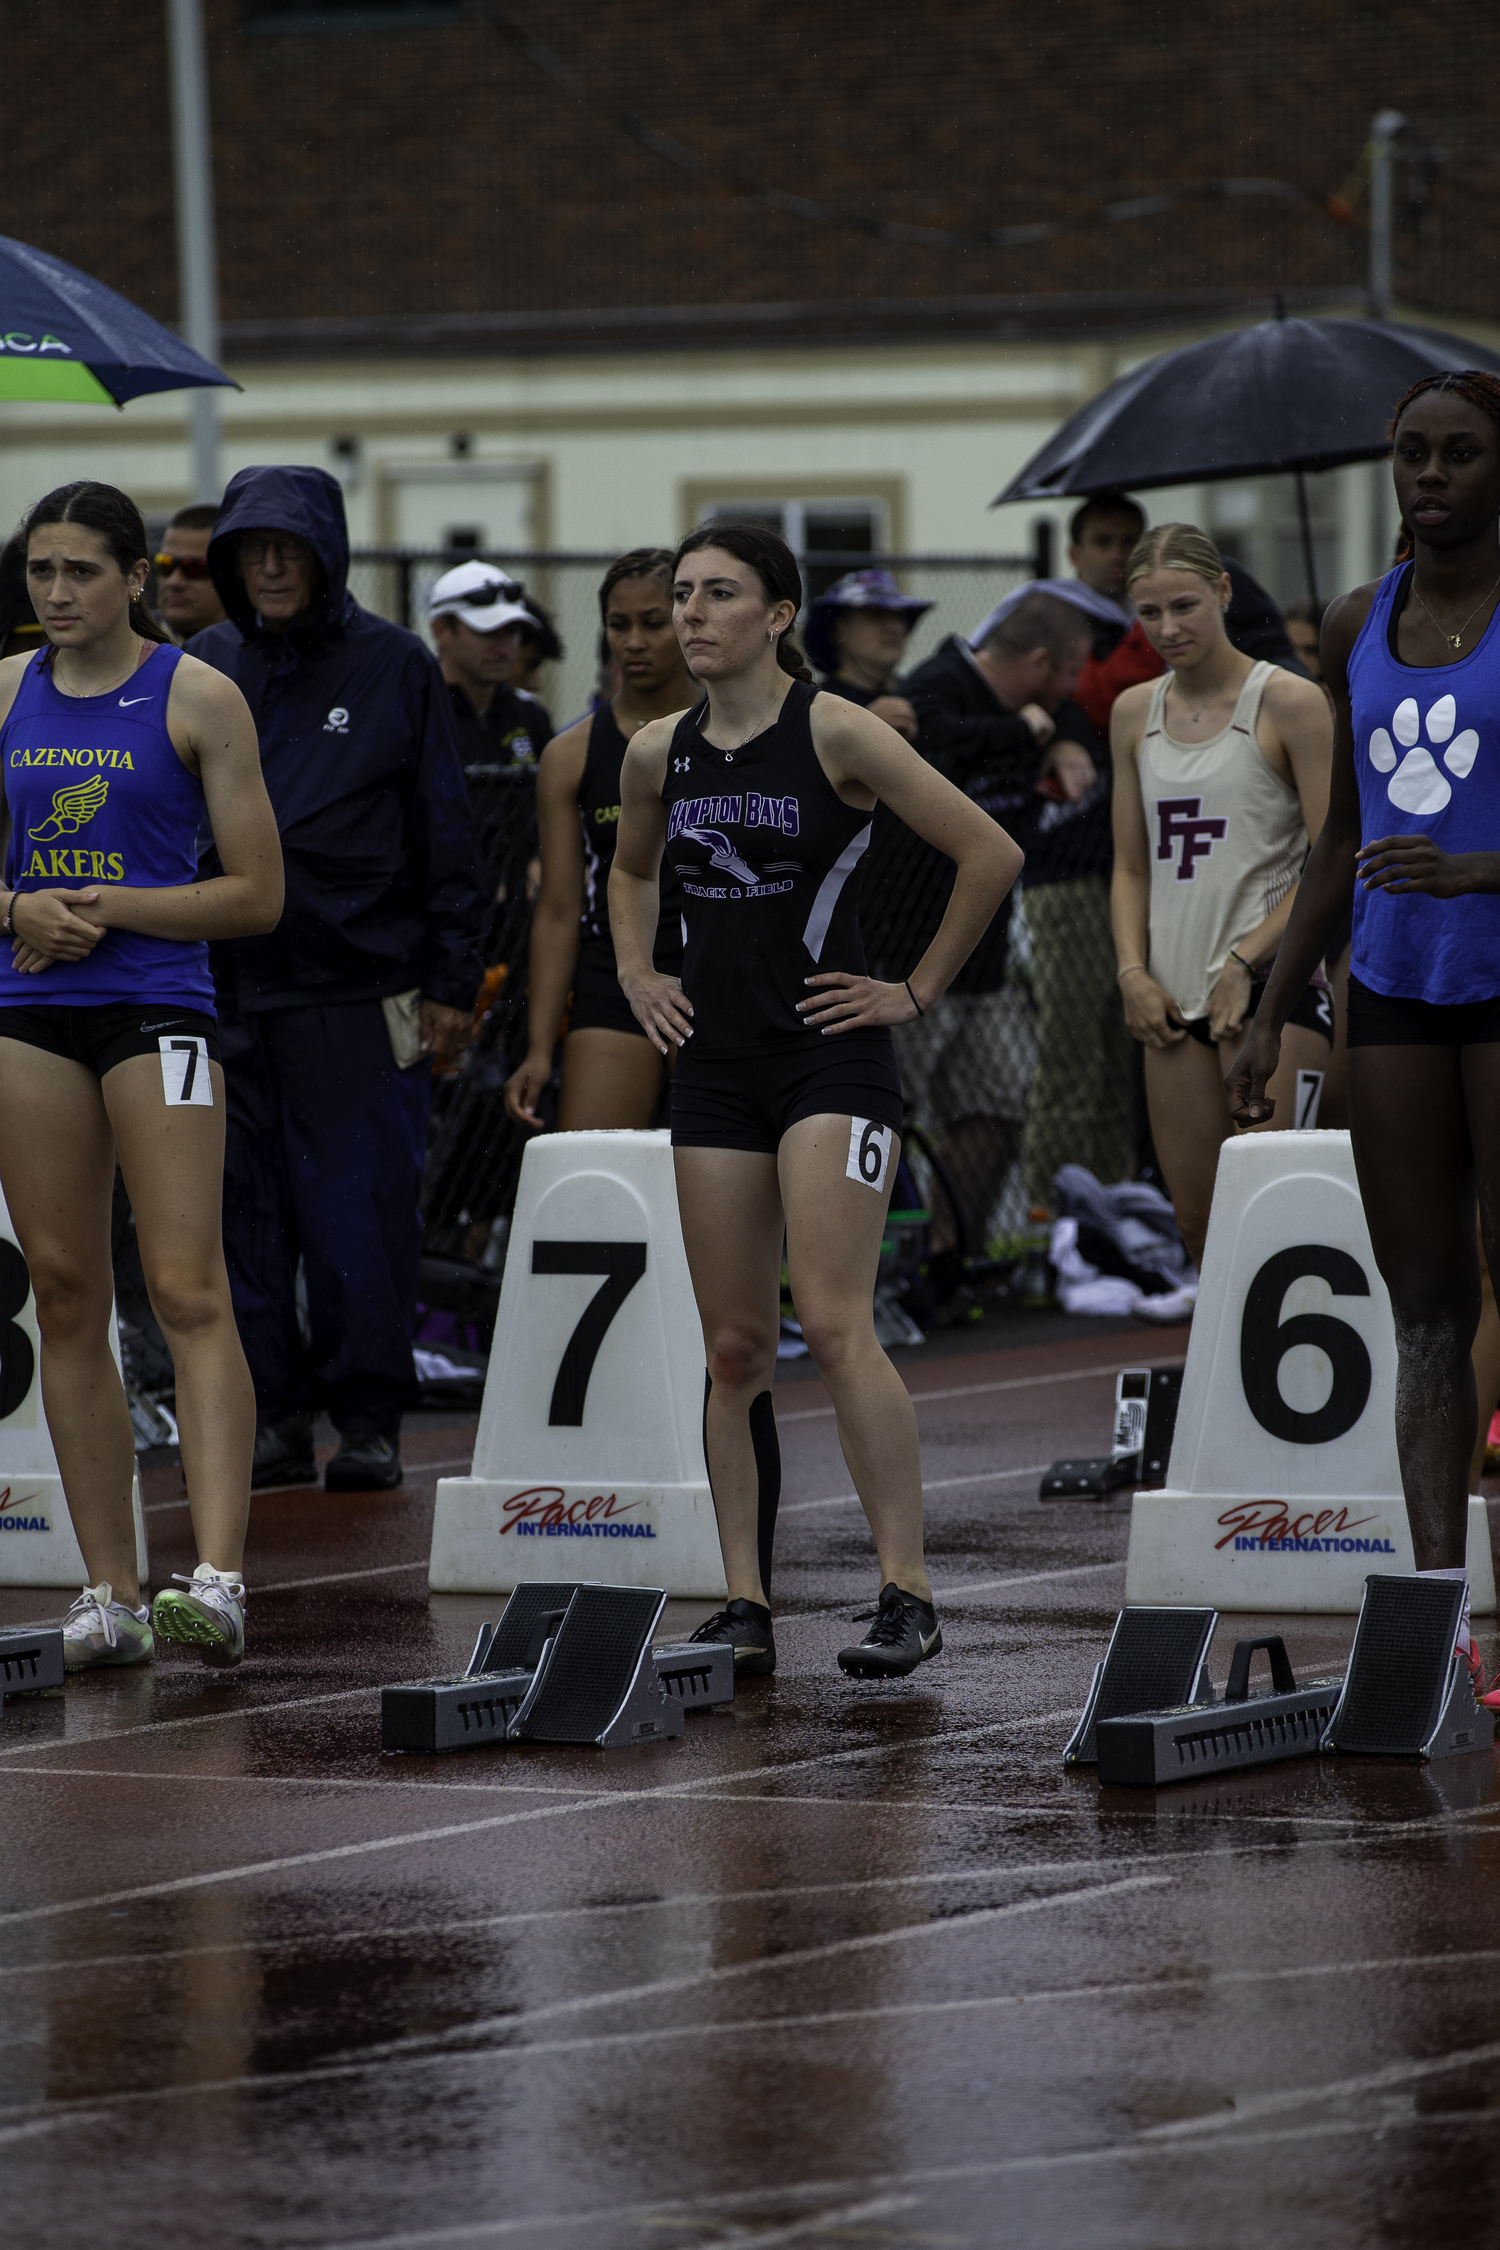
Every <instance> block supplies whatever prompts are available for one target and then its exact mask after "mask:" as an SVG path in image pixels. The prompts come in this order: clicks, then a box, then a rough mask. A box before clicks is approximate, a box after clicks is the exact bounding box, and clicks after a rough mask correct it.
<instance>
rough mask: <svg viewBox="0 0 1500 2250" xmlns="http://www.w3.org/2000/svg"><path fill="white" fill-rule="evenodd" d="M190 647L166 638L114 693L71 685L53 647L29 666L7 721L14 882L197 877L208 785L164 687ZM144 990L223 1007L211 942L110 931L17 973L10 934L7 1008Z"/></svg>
mask: <svg viewBox="0 0 1500 2250" xmlns="http://www.w3.org/2000/svg"><path fill="white" fill-rule="evenodd" d="M181 655H182V651H181V650H180V649H175V648H166V647H157V648H153V650H152V651H151V654H150V655H149V656H148V657H147V658H146V660H145V662H144V663H142V664H141V665H140V666H139V668H138V669H137V670H136V671H135V672H134V673H133V674H132V676H131V677H130V678H129V679H128V680H126V681H125V682H124V683H123V684H122V685H121V686H119V687H115V688H111V689H110V691H109V693H108V694H107V695H76V696H75V695H62V694H60V693H59V692H58V690H57V689H56V688H55V687H54V686H53V684H52V668H51V657H52V650H51V649H50V648H44V649H40V650H38V652H37V654H36V656H35V657H34V658H33V659H32V661H31V663H30V664H28V666H27V667H26V671H25V673H24V675H23V677H22V680H21V685H20V687H19V688H18V689H17V691H16V699H15V702H14V703H13V704H12V705H11V708H10V712H9V715H8V717H7V718H6V720H5V724H4V725H3V727H0V770H3V774H4V781H5V801H6V804H7V806H8V807H9V809H10V820H11V838H10V850H9V853H8V854H7V856H6V863H5V881H6V887H7V888H8V889H12V890H18V891H42V890H68V891H72V890H82V889H83V888H84V887H85V886H86V885H89V884H98V885H99V886H100V887H101V888H102V887H104V886H106V885H108V884H110V883H125V884H129V885H130V886H132V887H133V888H136V889H140V890H168V889H172V888H175V887H176V886H178V885H180V884H183V883H192V882H195V881H196V880H197V875H198V851H197V840H198V831H199V829H200V828H201V827H202V826H203V822H204V803H203V790H202V787H201V785H200V783H199V782H198V781H197V780H196V779H195V778H194V776H193V775H192V774H190V773H189V772H188V770H187V768H186V766H185V765H184V764H183V762H182V760H181V759H180V758H179V757H178V755H177V752H176V751H175V750H174V749H173V747H172V738H171V736H170V735H169V734H168V732H167V697H168V695H169V693H170V692H171V687H172V678H173V675H174V673H175V672H176V670H177V665H178V661H179V659H180V657H181ZM136 1000H143V1001H146V1002H148V1003H150V1004H152V1005H156V1004H158V1003H160V1004H163V1005H175V1006H177V1007H180V1008H195V1009H200V1010H207V1011H212V1009H213V1004H214V988H213V979H212V977H211V976H210V975H209V968H208V947H207V946H206V945H203V944H197V943H195V944H188V945H184V944H182V943H180V942H178V941H177V940H176V939H174V938H158V937H145V936H143V935H141V933H140V932H139V931H136V930H106V931H105V933H104V936H103V937H102V938H101V939H100V940H99V943H98V944H97V945H96V946H95V947H94V950H93V952H92V953H91V954H90V955H89V956H88V959H87V960H86V961H53V962H50V963H49V964H48V966H47V967H46V968H45V969H43V970H41V971H40V972H39V973H38V974H37V975H35V976H19V975H17V973H16V971H15V970H14V969H13V968H12V966H11V951H10V947H9V945H8V944H5V943H4V942H0V1007H9V1008H14V1007H23V1006H24V1007H58V1006H61V1007H75V1008H102V1007H108V1006H110V1005H111V1004H113V1003H118V1002H126V1003H128V1002H131V1001H136Z"/></svg>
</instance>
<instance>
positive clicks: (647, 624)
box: [505, 547, 693, 1133]
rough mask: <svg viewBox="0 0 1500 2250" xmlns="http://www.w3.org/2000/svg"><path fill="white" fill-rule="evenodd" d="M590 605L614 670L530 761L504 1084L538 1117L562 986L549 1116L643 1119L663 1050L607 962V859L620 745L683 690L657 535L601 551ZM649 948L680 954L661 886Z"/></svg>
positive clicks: (669, 964) (682, 697)
mask: <svg viewBox="0 0 1500 2250" xmlns="http://www.w3.org/2000/svg"><path fill="white" fill-rule="evenodd" d="M599 613H600V615H601V617H602V618H603V620H604V631H605V636H606V638H607V639H608V642H609V647H610V652H611V654H612V655H613V657H614V659H615V661H616V663H617V664H618V665H619V667H620V678H621V683H622V684H621V687H620V692H619V693H618V695H614V696H611V698H610V699H609V701H608V702H607V703H605V704H602V705H601V706H600V708H599V709H598V710H597V711H595V712H594V713H593V715H592V716H591V717H589V718H587V719H580V720H578V722H577V723H576V725H574V726H571V727H568V728H567V729H566V730H565V731H564V732H563V733H562V734H559V735H557V736H555V737H554V738H553V740H552V741H551V742H549V743H548V745H547V747H546V749H545V750H544V751H543V753H542V762H541V764H540V766H539V767H538V768H537V777H536V809H537V823H538V828H539V832H540V850H541V859H542V888H541V895H540V896H539V898H538V899H537V904H536V915H535V918H534V919H533V921H532V925H531V986H530V991H529V994H528V999H527V1020H528V1023H529V1026H530V1032H529V1044H528V1047H527V1053H526V1060H525V1061H524V1062H523V1063H522V1065H521V1067H520V1069H519V1070H517V1071H513V1072H512V1074H511V1076H510V1078H509V1079H508V1080H507V1081H506V1087H505V1106H506V1108H507V1110H509V1112H510V1114H511V1116H512V1117H514V1118H515V1119H516V1120H517V1121H518V1122H519V1123H520V1124H522V1125H530V1126H532V1127H538V1126H540V1125H541V1123H542V1120H541V1118H540V1117H539V1116H538V1115H537V1108H536V1105H537V1101H538V1099H539V1098H540V1096H541V1092H542V1089H543V1087H544V1086H545V1085H546V1083H547V1081H548V1079H549V1078H550V1077H551V1076H552V1051H553V1048H554V1047H555V1045H556V1043H557V1027H558V1025H559V1024H560V1023H561V1021H562V1014H563V1009H564V1008H565V1007H566V1006H567V1003H568V992H569V987H570V986H571V988H572V995H573V1004H572V1007H571V1008H570V1009H569V1011H568V1036H567V1038H566V1040H565V1041H564V1042H563V1065H562V1099H561V1101H560V1103H559V1105H558V1117H557V1122H558V1126H559V1129H560V1130H561V1131H562V1132H564V1133H578V1132H583V1131H585V1130H586V1129H587V1128H589V1127H590V1126H596V1127H597V1126H606V1127H608V1126H626V1127H629V1126H635V1127H637V1128H639V1127H642V1126H646V1125H649V1124H650V1122H651V1113H652V1111H653V1110H654V1109H655V1107H656V1103H657V1097H658V1095H659V1094H660V1092H661V1057H660V1055H659V1054H658V1053H657V1051H656V1048H655V1047H654V1046H653V1045H652V1044H651V1042H650V1041H649V1040H648V1039H647V1038H646V1037H645V1036H644V1034H643V1033H642V1031H641V1027H640V1025H639V1024H638V1023H637V1022H636V1020H635V1017H634V1016H633V1015H632V1014H631V1012H630V1006H629V1003H628V1002H627V1001H626V999H625V997H624V995H623V994H622V992H621V990H620V980H619V976H618V975H617V973H616V969H615V949H614V944H613V941H612V939H611V937H610V934H609V905H608V886H609V870H610V865H611V863H612V861H613V859H614V856H615V839H616V837H617V836H618V834H619V828H620V768H621V766H622V764H623V763H624V758H625V746H626V744H627V743H628V742H629V740H630V738H631V736H632V735H634V734H635V733H636V732H637V731H638V730H639V729H640V728H641V727H643V726H645V725H647V724H648V722H649V721H650V720H652V719H661V718H665V717H666V716H667V714H668V713H669V712H672V711H680V710H681V709H682V706H683V704H684V703H685V702H687V701H688V700H689V699H690V698H691V696H692V693H693V682H692V679H691V677H690V675H689V673H688V670H687V667H686V666H685V665H684V663H683V660H682V650H681V649H680V648H679V646H678V643H677V635H676V634H675V633H674V632H673V630H672V557H671V556H670V554H668V553H667V551H666V549H665V548H662V547H637V548H635V549H633V550H632V552H631V553H630V554H628V555H621V557H620V559H619V561H618V562H615V563H611V564H610V567H609V569H608V570H607V571H606V572H605V574H604V580H603V583H602V584H601V586H600V588H599ZM655 960H656V966H657V967H658V968H659V969H662V970H664V971H666V972H667V973H668V974H669V975H676V974H677V972H678V971H679V970H680V969H681V967H682V922H681V915H680V910H679V906H678V902H677V899H676V897H675V894H673V893H667V894H665V895H664V896H663V899H662V910H661V921H660V926H659V928H658V930H657V935H656V950H655Z"/></svg>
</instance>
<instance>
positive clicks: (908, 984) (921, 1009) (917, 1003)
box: [901, 977, 927, 1016]
mask: <svg viewBox="0 0 1500 2250" xmlns="http://www.w3.org/2000/svg"><path fill="white" fill-rule="evenodd" d="M901 982H902V983H903V984H904V985H905V986H906V997H907V999H908V1000H909V1001H910V1002H911V1004H912V1006H913V1007H914V1008H915V1009H916V1011H917V1014H918V1015H919V1016H925V1015H926V1013H927V1010H926V1009H925V1008H924V1007H923V1005H922V1003H921V1001H920V1000H919V999H918V998H917V996H916V994H915V993H914V992H913V991H912V988H911V979H910V977H903V978H902V979H901Z"/></svg>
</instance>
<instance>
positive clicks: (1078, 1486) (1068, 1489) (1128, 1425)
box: [1040, 1367, 1182, 1500]
mask: <svg viewBox="0 0 1500 2250" xmlns="http://www.w3.org/2000/svg"><path fill="white" fill-rule="evenodd" d="M1181 1395H1182V1369H1181V1368H1180V1367H1127V1368H1124V1369H1123V1370H1122V1371H1121V1373H1120V1375H1119V1376H1118V1377H1117V1378H1116V1381H1115V1442H1114V1450H1113V1451H1112V1452H1110V1453H1107V1454H1103V1455H1098V1456H1089V1457H1086V1458H1084V1459H1082V1460H1072V1459H1069V1460H1066V1461H1054V1462H1053V1464H1052V1466H1051V1468H1050V1469H1049V1470H1048V1471H1047V1474H1046V1475H1045V1476H1044V1477H1043V1479H1042V1486H1041V1493H1040V1497H1041V1498H1042V1499H1043V1500H1107V1499H1108V1498H1109V1495H1110V1494H1111V1493H1112V1492H1119V1491H1120V1490H1121V1489H1122V1488H1123V1487H1124V1486H1126V1485H1131V1486H1137V1485H1152V1484H1165V1483H1166V1481H1167V1457H1168V1455H1169V1454H1170V1453H1171V1450H1172V1432H1173V1430H1174V1429H1175V1428H1176V1425H1177V1401H1178V1399H1179V1398H1180V1397H1181Z"/></svg>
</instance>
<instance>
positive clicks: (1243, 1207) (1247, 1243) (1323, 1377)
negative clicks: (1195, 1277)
mask: <svg viewBox="0 0 1500 2250" xmlns="http://www.w3.org/2000/svg"><path fill="white" fill-rule="evenodd" d="M1395 1391H1396V1332H1395V1325H1394V1322H1393V1320H1392V1317H1391V1304H1390V1298H1389V1296H1388V1294H1387V1292H1386V1287H1385V1284H1384V1282H1383V1281H1382V1280H1381V1278H1380V1274H1379V1271H1378V1270H1377V1268H1376V1264H1375V1258H1374V1254H1373V1252H1372V1250H1371V1248H1370V1235H1369V1229H1368V1228H1367V1226H1366V1225H1365V1214H1364V1205H1363V1203H1362V1202H1361V1200H1360V1193H1359V1182H1358V1180H1357V1178H1356V1177H1355V1171H1354V1159H1353V1157H1352V1155H1351V1153H1350V1147H1349V1136H1348V1134H1347V1133H1327V1132H1295V1133H1247V1134H1245V1135H1244V1137H1243V1138H1242V1139H1239V1140H1231V1141H1226V1142H1225V1144H1224V1147H1223V1149H1222V1151H1221V1152H1220V1156H1219V1169H1218V1175H1217V1178H1216V1180H1215V1183H1214V1199H1213V1208H1212V1211H1211V1213H1210V1215H1209V1227H1208V1243H1207V1247H1206V1249H1205V1251H1204V1256H1203V1278H1202V1287H1201V1288H1200V1290H1199V1294H1198V1305H1197V1310H1196V1312H1195V1313H1194V1316H1193V1332H1192V1336H1191V1338H1190V1339H1189V1343H1188V1353H1187V1366H1186V1369H1185V1371H1184V1374H1183V1378H1182V1406H1181V1411H1180V1412H1179V1414H1178V1417H1177V1426H1176V1431H1175V1433H1174V1436H1173V1440H1172V1458H1171V1466H1170V1472H1169V1474H1168V1476H1167V1480H1166V1482H1167V1489H1166V1490H1165V1491H1162V1492H1140V1493H1138V1494H1137V1495H1136V1498H1135V1501H1134V1505H1133V1508H1132V1513H1131V1521H1130V1552H1129V1557H1128V1559H1127V1562H1126V1566H1125V1598H1126V1600H1127V1601H1128V1602H1189V1603H1191V1602H1212V1603H1213V1605H1214V1606H1215V1608H1216V1609H1220V1610H1251V1611H1255V1612H1258V1613H1260V1614H1262V1615H1265V1614H1267V1613H1269V1614H1271V1615H1272V1616H1277V1615H1285V1614H1286V1613H1287V1612H1288V1611H1323V1612H1325V1613H1326V1612H1333V1611H1344V1612H1347V1613H1349V1614H1351V1615H1352V1614H1353V1613H1354V1612H1355V1611H1357V1610H1358V1609H1359V1608H1360V1604H1361V1599H1362V1595H1363V1589H1364V1584H1365V1580H1366V1577H1367V1575H1368V1574H1369V1573H1370V1572H1371V1571H1372V1570H1374V1571H1390V1572H1400V1573H1406V1572H1410V1571H1411V1570H1412V1569H1413V1566H1414V1557H1413V1553H1412V1544H1411V1533H1410V1530H1409V1529H1408V1526H1407V1520H1406V1504H1405V1501H1404V1500H1403V1498H1402V1493H1401V1470H1400V1465H1399V1463H1398V1461H1397V1458H1396V1429H1395V1413H1394V1401H1395ZM1468 1567H1469V1592H1470V1599H1471V1601H1472V1604H1473V1608H1474V1614H1475V1615H1476V1616H1478V1617H1489V1616H1493V1614H1494V1611H1495V1574H1494V1566H1493V1563H1492V1561H1491V1556H1490V1538H1489V1521H1488V1518H1487V1516H1486V1513H1485V1505H1484V1502H1483V1501H1482V1500H1480V1499H1471V1500H1470V1502H1469V1522H1468Z"/></svg>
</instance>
